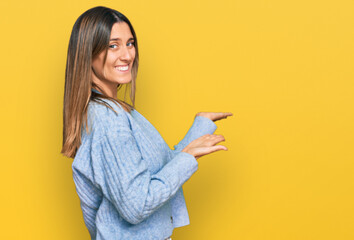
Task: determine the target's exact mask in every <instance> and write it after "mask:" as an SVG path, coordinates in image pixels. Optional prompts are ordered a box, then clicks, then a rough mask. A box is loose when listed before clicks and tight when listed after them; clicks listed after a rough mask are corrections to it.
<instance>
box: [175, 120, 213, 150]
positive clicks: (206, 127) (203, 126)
mask: <svg viewBox="0 0 354 240" xmlns="http://www.w3.org/2000/svg"><path fill="white" fill-rule="evenodd" d="M216 128H217V126H216V124H215V123H214V122H213V121H212V120H210V119H209V118H207V117H203V116H196V117H195V118H194V122H193V124H192V126H191V127H190V128H189V130H188V132H187V134H186V135H185V136H184V138H183V139H182V140H181V141H180V142H179V143H178V144H176V145H174V150H172V151H174V154H177V153H178V152H181V151H182V150H183V149H184V148H185V147H186V146H187V145H188V144H189V143H190V142H192V141H193V140H195V139H197V138H199V137H201V136H203V135H205V134H213V133H214V132H215V130H216Z"/></svg>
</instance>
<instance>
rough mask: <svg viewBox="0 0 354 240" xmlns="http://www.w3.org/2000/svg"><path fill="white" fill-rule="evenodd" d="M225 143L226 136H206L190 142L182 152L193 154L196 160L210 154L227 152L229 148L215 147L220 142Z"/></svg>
mask: <svg viewBox="0 0 354 240" xmlns="http://www.w3.org/2000/svg"><path fill="white" fill-rule="evenodd" d="M222 141H225V138H224V136H222V135H217V134H205V135H203V136H201V137H199V138H197V139H195V140H193V141H192V142H190V143H189V144H188V145H187V146H186V147H185V148H184V149H183V150H182V152H186V153H189V154H192V155H193V156H194V157H195V158H196V159H198V158H200V157H202V156H204V155H207V154H209V153H212V152H215V151H219V150H225V151H227V147H225V146H223V145H215V144H217V143H219V142H222Z"/></svg>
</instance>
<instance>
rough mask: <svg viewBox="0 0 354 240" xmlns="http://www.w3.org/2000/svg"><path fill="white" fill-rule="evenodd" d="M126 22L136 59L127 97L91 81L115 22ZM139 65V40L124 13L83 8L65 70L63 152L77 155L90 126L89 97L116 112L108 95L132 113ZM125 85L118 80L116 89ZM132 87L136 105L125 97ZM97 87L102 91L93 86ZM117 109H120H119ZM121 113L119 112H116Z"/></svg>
mask: <svg viewBox="0 0 354 240" xmlns="http://www.w3.org/2000/svg"><path fill="white" fill-rule="evenodd" d="M118 22H125V23H127V24H128V25H129V28H130V31H131V33H132V35H133V37H134V40H135V41H134V46H135V51H136V52H135V59H134V62H133V66H132V80H131V82H129V83H128V84H127V86H126V89H125V94H124V101H122V100H119V99H115V98H112V97H109V96H108V95H107V94H106V93H105V92H104V91H103V90H102V89H101V88H99V87H98V86H97V85H96V84H94V83H93V81H92V75H91V74H92V59H94V58H95V57H96V56H98V55H99V54H100V53H101V52H102V51H105V56H104V63H105V62H106V57H107V50H108V46H109V39H110V36H111V30H112V26H113V24H114V23H118ZM138 66H139V52H138V41H137V38H136V34H135V31H134V28H133V26H132V25H131V23H130V21H129V20H128V18H127V17H125V16H124V15H123V14H122V13H120V12H118V11H116V10H113V9H110V8H107V7H102V6H98V7H94V8H91V9H89V10H87V11H86V12H84V13H83V14H82V15H81V16H80V17H79V18H78V19H77V20H76V22H75V24H74V26H73V29H72V32H71V36H70V41H69V47H68V55H67V61H66V71H65V90H64V91H65V92H64V109H63V146H62V150H61V153H62V154H63V155H64V156H66V157H69V158H74V157H75V155H76V151H77V150H78V148H79V147H80V145H81V130H82V129H81V128H82V126H83V124H85V126H86V132H88V127H87V108H88V104H89V102H90V101H93V102H97V103H99V104H102V105H105V106H107V107H108V108H110V109H112V110H113V111H114V112H116V111H115V110H114V109H113V108H112V107H111V106H110V105H109V104H108V103H106V102H105V101H103V100H102V99H108V100H111V101H112V102H114V103H115V104H116V105H118V104H120V105H121V106H122V107H123V109H124V110H125V111H127V112H129V113H130V111H132V110H133V109H134V108H135V90H136V83H135V82H136V77H137V73H138ZM121 87H122V84H118V87H117V91H118V90H119V89H120V88H121ZM128 87H130V89H131V91H130V99H131V101H132V103H133V105H130V104H128V103H127V102H126V101H125V100H126V93H127V88H128ZM92 88H95V89H96V90H98V91H99V92H101V93H102V94H99V93H96V92H94V91H92V90H91V89H92ZM116 113H117V112H116ZM117 114H118V113H117Z"/></svg>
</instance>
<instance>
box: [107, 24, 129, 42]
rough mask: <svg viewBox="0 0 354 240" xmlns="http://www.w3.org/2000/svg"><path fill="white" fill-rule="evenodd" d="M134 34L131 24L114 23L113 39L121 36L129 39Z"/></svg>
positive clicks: (123, 38)
mask: <svg viewBox="0 0 354 240" xmlns="http://www.w3.org/2000/svg"><path fill="white" fill-rule="evenodd" d="M132 37H133V35H132V33H131V31H130V28H129V25H128V24H127V23H126V22H119V23H114V24H113V26H112V30H111V39H112V38H120V39H122V40H127V39H129V38H132Z"/></svg>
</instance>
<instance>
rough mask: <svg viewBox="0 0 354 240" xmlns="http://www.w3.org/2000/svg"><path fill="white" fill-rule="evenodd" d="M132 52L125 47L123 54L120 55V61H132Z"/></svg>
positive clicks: (122, 50)
mask: <svg viewBox="0 0 354 240" xmlns="http://www.w3.org/2000/svg"><path fill="white" fill-rule="evenodd" d="M130 51H131V50H129V49H128V48H127V46H124V47H123V48H122V49H121V53H120V59H121V60H122V61H124V60H125V61H130V60H132V58H133V56H132V53H131V52H130Z"/></svg>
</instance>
